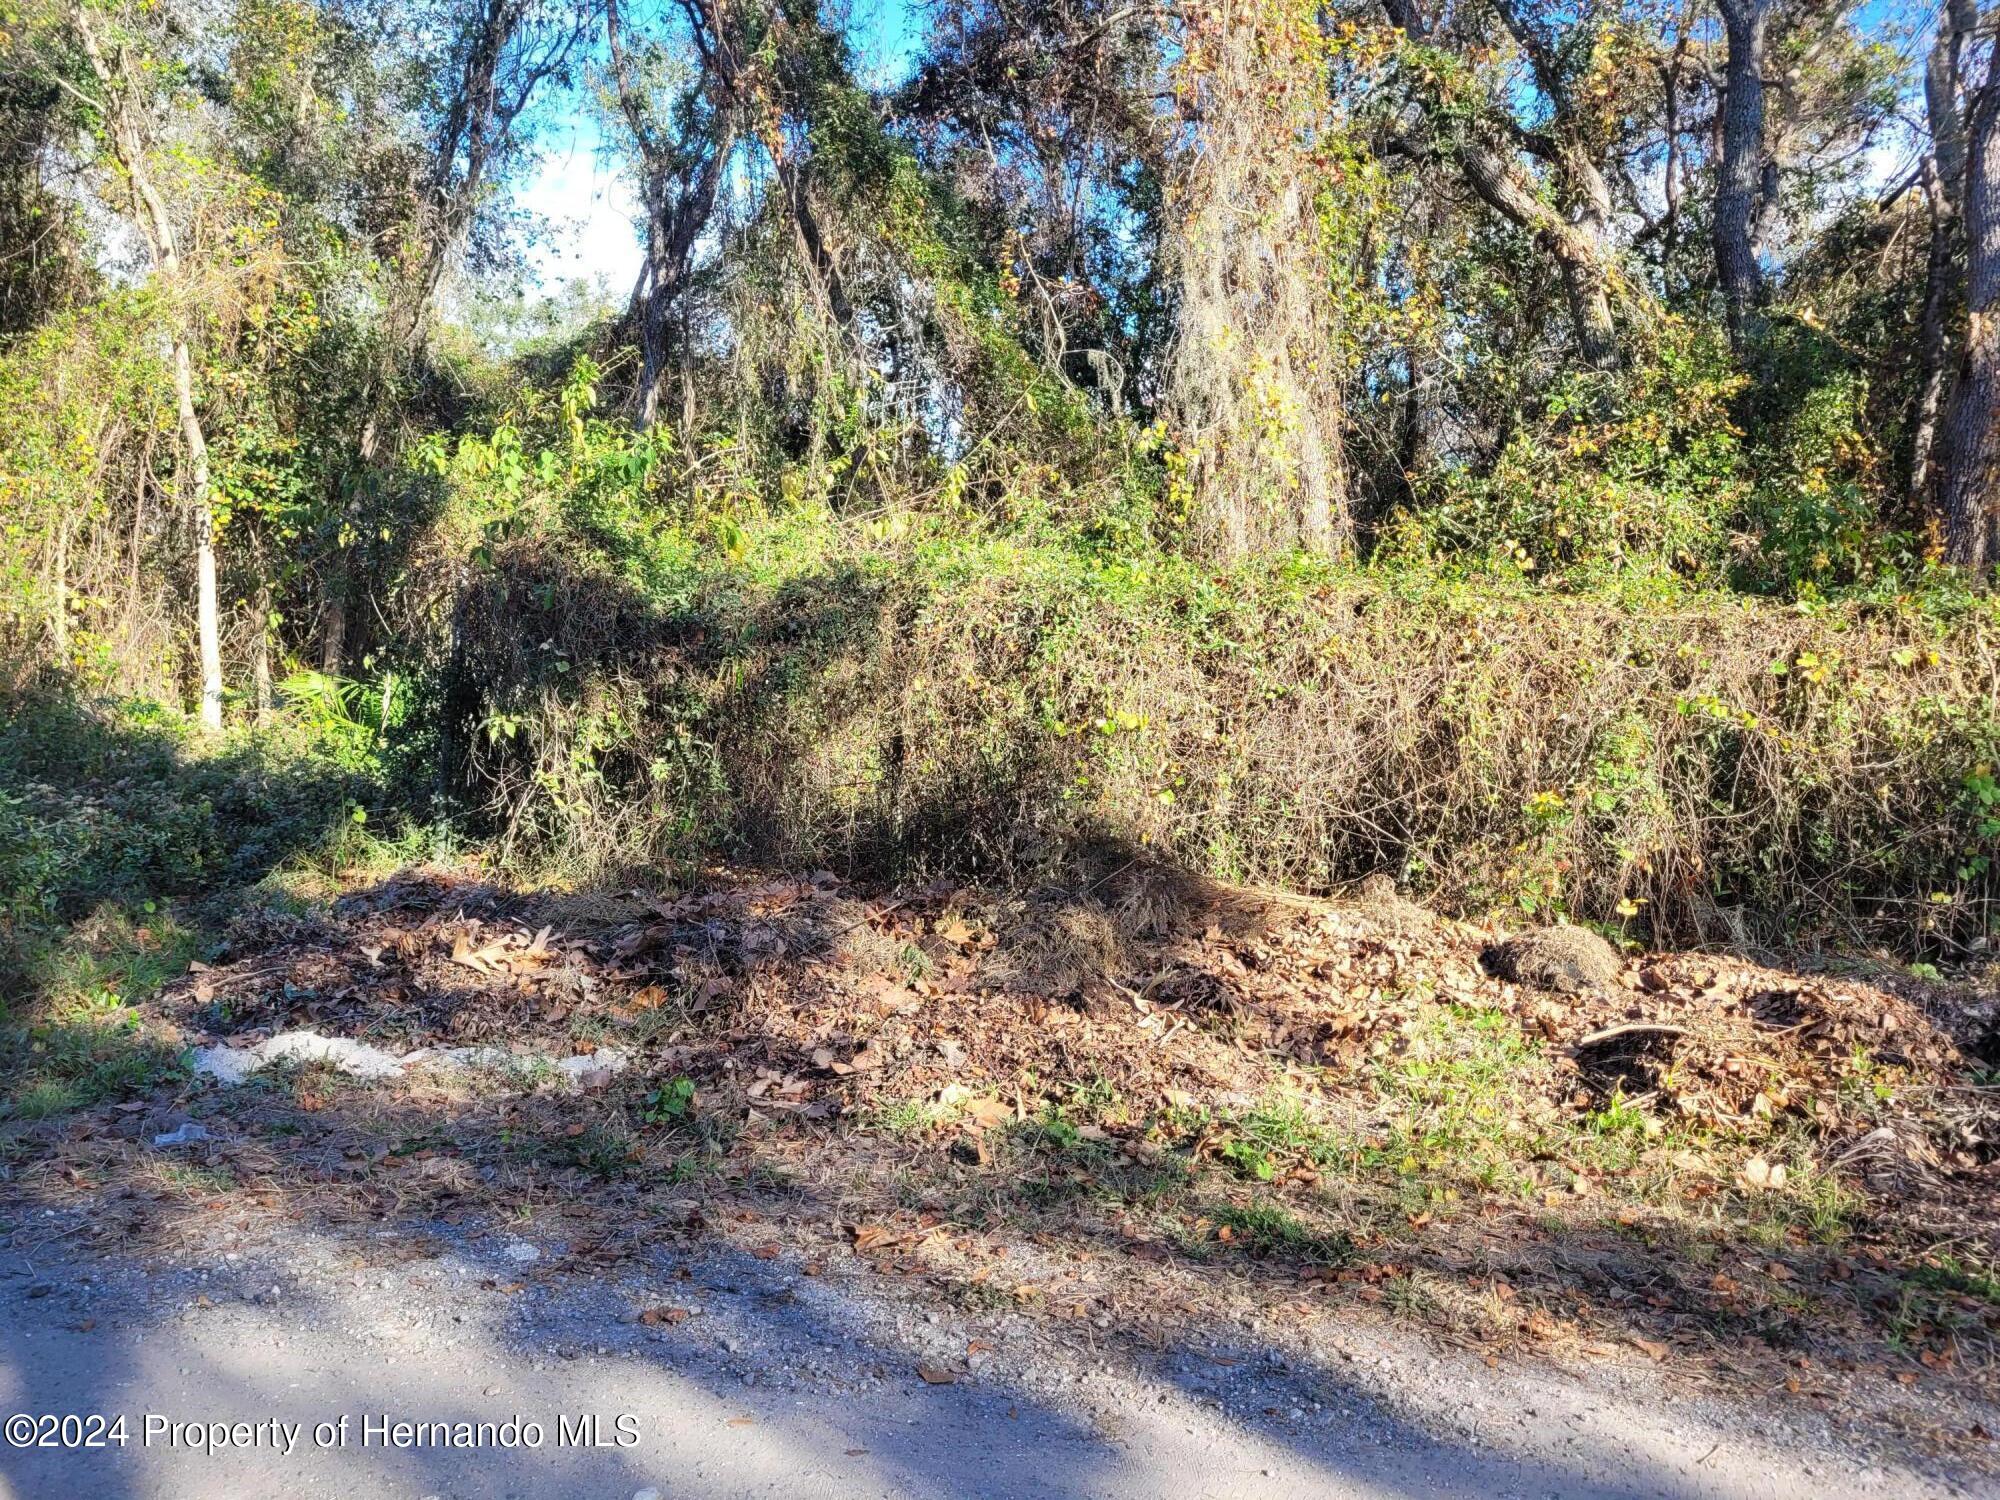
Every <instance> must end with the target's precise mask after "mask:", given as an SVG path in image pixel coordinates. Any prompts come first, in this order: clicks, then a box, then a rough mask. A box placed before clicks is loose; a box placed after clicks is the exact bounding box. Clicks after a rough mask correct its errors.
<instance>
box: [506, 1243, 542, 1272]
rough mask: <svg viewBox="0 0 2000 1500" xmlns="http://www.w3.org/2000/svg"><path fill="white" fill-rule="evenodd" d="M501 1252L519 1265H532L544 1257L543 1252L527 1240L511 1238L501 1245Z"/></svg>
mask: <svg viewBox="0 0 2000 1500" xmlns="http://www.w3.org/2000/svg"><path fill="white" fill-rule="evenodd" d="M500 1253H501V1254H502V1255H504V1256H506V1257H507V1259H509V1260H511V1261H512V1262H514V1264H515V1265H517V1266H531V1265H533V1264H534V1263H535V1262H536V1261H538V1260H540V1259H541V1258H542V1252H541V1250H540V1249H538V1248H537V1247H536V1246H534V1245H531V1244H529V1243H528V1242H527V1241H526V1240H509V1241H508V1242H507V1243H506V1244H505V1245H503V1246H501V1247H500Z"/></svg>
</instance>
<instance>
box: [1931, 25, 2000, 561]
mask: <svg viewBox="0 0 2000 1500" xmlns="http://www.w3.org/2000/svg"><path fill="white" fill-rule="evenodd" d="M1967 120H1968V125H1967V130H1966V153H1965V243H1966V257H1965V268H1966V276H1965V324H1966V326H1965V352H1964V355H1963V357H1962V358H1961V360H1960V364H1959V374H1958V384H1957V386H1956V388H1955V389H1954V390H1953V392H1952V397H1951V406H1950V409H1949V412H1948V414H1947V416H1946V418H1945V422H1944V428H1943V431H1942V433H1941V434H1940V443H1941V450H1942V451H1941V453H1940V456H1939V468H1938V494H1939V509H1940V510H1941V511H1942V512H1943V514H1944V521H1945V556H1946V557H1947V558H1949V559H1950V560H1951V561H1952V562H1954V563H1957V564H1959V565H1960V566H1961V567H1968V568H1982V569H1983V568H1990V567H1992V566H1994V565H1995V564H1996V563H2000V45H1995V46H1993V47H1992V48H1991V49H1990V50H1989V52H1988V54H1987V60H1986V74H1985V78H1984V79H1983V81H1982V82H1981V83H1980V85H1979V87H1978V89H1977V90H1976V91H1975V92H1974V94H1973V96H1972V100H1971V107H1970V108H1969V109H1968V110H1967Z"/></svg>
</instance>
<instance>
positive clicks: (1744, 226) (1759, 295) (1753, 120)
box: [1714, 0, 1770, 349]
mask: <svg viewBox="0 0 2000 1500" xmlns="http://www.w3.org/2000/svg"><path fill="white" fill-rule="evenodd" d="M1716 3H1717V5H1718V7H1719V8H1720V9H1721V11H1722V23H1723V28H1724V30H1725V32H1726V33H1727V36H1728V39H1729V55H1728V59H1727V61H1726V64H1725V67H1724V73H1723V77H1724V84H1723V96H1722V161H1721V166H1720V169H1719V171H1718V173H1717V184H1716V193H1715V229H1714V240H1715V272H1716V280H1717V281H1718V282H1719V283H1720V284H1721V287H1722V303H1723V308H1724V311H1725V312H1726V314H1727V316H1728V319H1729V341H1730V343H1731V344H1732V345H1734V346H1735V347H1736V348H1738V349H1740V348H1742V346H1743V344H1744V342H1745V341H1746V340H1747V339H1748V338H1750V337H1752V336H1753V335H1754V334H1755V332H1756V325H1757V309H1758V307H1759V305H1760V304H1761V302H1762V301H1763V296H1764V268H1763V267H1762V266H1761V265H1760V264H1759V263H1758V259H1757V245H1756V240H1755V221H1756V218H1757V211H1758V205H1759V202H1760V200H1761V199H1762V198H1763V196H1764V193H1763V178H1764V166H1765V160H1764V158H1765V150H1764V51H1765V47H1764V42H1765V31H1766V24H1767V22H1768V21H1769V19H1770V5H1769V0H1716Z"/></svg>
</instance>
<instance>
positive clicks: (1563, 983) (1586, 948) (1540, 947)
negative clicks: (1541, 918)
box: [1484, 924, 1625, 995]
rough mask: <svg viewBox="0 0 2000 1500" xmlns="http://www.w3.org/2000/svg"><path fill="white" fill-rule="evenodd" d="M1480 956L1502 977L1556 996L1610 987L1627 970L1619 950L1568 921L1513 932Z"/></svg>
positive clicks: (1594, 934) (1586, 929)
mask: <svg viewBox="0 0 2000 1500" xmlns="http://www.w3.org/2000/svg"><path fill="white" fill-rule="evenodd" d="M1484 956H1485V961H1486V966H1487V967H1488V968H1489V969H1491V970H1492V971H1493V972H1494V973H1495V974H1498V975H1499V976H1500V977H1501V978H1502V979H1510V980H1512V981H1513V982H1514V983H1516V984H1531V985H1534V986H1536V987H1537V988H1539V989H1545V990H1554V991H1555V992H1556V993H1557V994H1560V995H1575V994H1580V993H1582V992H1583V991H1585V990H1609V989H1611V988H1613V987H1614V986H1615V985H1616V984H1617V983H1618V977H1619V975H1620V974H1621V973H1622V972H1623V971H1624V968H1625V965H1624V962H1623V961H1622V960H1621V959H1620V958H1619V957H1618V952H1617V950H1616V949H1615V948H1613V947H1612V946H1611V945H1610V944H1609V943H1607V942H1605V941H1604V939H1603V938H1601V937H1599V936H1598V935H1597V934H1596V933H1594V932H1592V931H1590V930H1589V929H1588V928H1585V927H1571V926H1569V925H1567V924H1564V925H1562V926H1558V927H1537V928H1535V929H1533V930H1532V931H1529V932H1522V933H1517V934H1515V935H1514V936H1513V937H1510V938H1508V939H1507V940H1506V941H1505V942H1501V943H1495V944H1494V945H1493V946H1492V947H1491V948H1489V949H1487V950H1486V953H1485V955H1484Z"/></svg>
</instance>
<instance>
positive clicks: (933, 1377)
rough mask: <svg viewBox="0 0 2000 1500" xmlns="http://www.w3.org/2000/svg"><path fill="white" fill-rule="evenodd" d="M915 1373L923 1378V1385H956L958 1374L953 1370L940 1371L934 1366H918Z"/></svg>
mask: <svg viewBox="0 0 2000 1500" xmlns="http://www.w3.org/2000/svg"><path fill="white" fill-rule="evenodd" d="M917 1373H918V1374H919V1375H921V1376H922V1377H923V1379H924V1384H925V1385H956V1384H958V1372H957V1371H955V1370H941V1369H939V1368H938V1367H937V1366H936V1365H918V1366H917Z"/></svg>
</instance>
